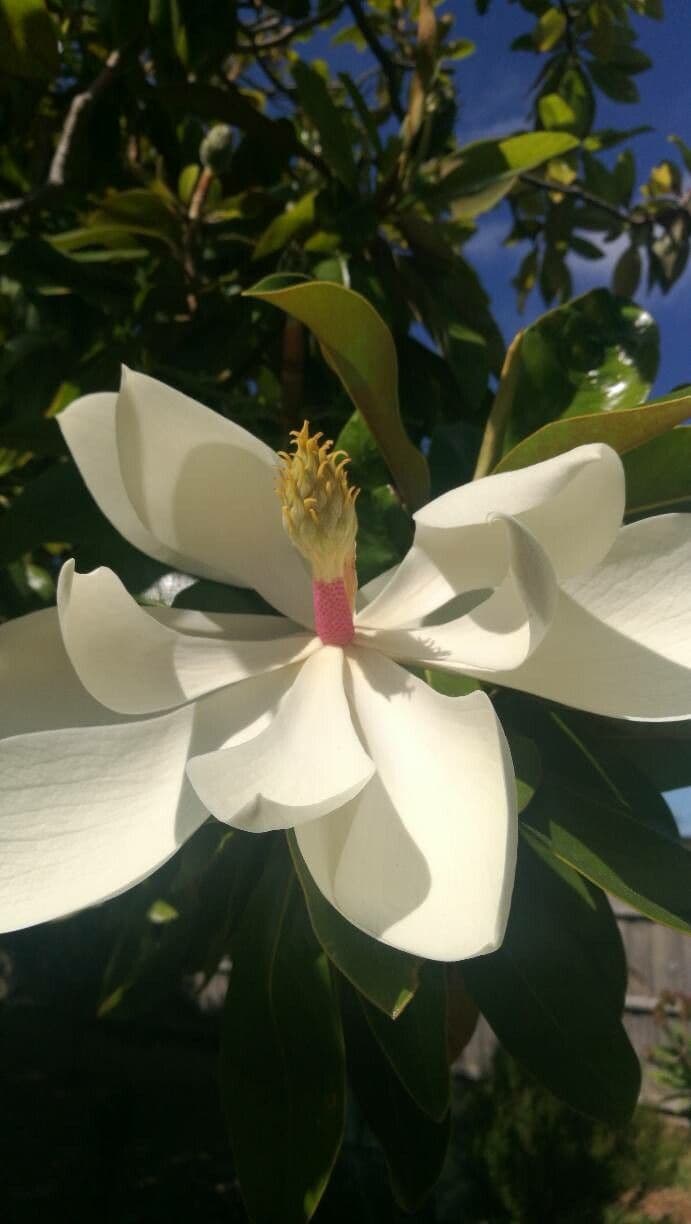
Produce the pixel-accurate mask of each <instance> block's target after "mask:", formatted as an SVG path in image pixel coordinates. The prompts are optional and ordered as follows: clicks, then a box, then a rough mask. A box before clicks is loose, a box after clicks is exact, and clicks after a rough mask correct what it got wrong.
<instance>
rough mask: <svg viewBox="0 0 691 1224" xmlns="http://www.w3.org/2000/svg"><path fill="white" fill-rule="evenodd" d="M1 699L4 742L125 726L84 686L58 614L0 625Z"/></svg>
mask: <svg viewBox="0 0 691 1224" xmlns="http://www.w3.org/2000/svg"><path fill="white" fill-rule="evenodd" d="M0 693H2V699H1V700H0V738H2V737H3V736H6V735H19V734H21V733H22V732H25V731H44V730H49V729H50V730H55V729H57V728H60V727H89V726H97V725H98V724H100V723H116V722H120V721H122V720H121V719H119V718H118V716H117V715H116V714H113V713H112V712H111V711H110V710H106V709H104V707H103V706H102V705H101V704H100V703H99V702H98V701H96V700H95V699H94V698H93V697H92V696H91V694H90V693H88V692H87V691H86V689H85V688H84V686H83V685H82V684H81V683H80V681H79V679H78V677H77V674H76V672H75V670H74V668H73V666H72V664H71V663H70V660H69V658H68V656H67V653H66V651H65V647H64V644H63V641H62V635H61V633H60V625H59V622H58V613H57V608H45V609H43V610H42V611H41V612H31V613H29V615H28V616H19V617H17V619H16V620H11V621H8V622H7V623H6V624H4V625H0Z"/></svg>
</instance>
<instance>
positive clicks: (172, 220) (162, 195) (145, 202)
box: [89, 187, 182, 250]
mask: <svg viewBox="0 0 691 1224" xmlns="http://www.w3.org/2000/svg"><path fill="white" fill-rule="evenodd" d="M89 223H90V227H93V230H94V239H93V241H94V242H98V240H99V233H98V231H99V230H100V231H101V237H102V239H103V241H104V242H105V244H106V245H109V243H110V242H113V241H115V242H117V241H118V239H119V238H121V237H122V235H121V234H120V231H121V230H123V231H124V232H125V233H129V234H135V235H141V236H142V237H148V238H157V239H159V240H160V241H161V242H165V243H166V245H167V246H169V247H171V248H172V249H173V250H175V249H176V248H177V247H178V246H179V244H180V243H181V241H182V228H181V224H180V218H179V217H178V216H177V214H176V212H175V208H174V206H173V200H172V197H169V196H168V194H167V192H165V191H154V190H149V189H148V188H144V187H133V188H131V189H129V190H128V191H114V192H112V193H111V194H109V195H107V196H106V198H105V199H104V200H101V202H100V204H99V206H98V208H97V209H95V211H94V212H93V213H91V216H90V218H89Z"/></svg>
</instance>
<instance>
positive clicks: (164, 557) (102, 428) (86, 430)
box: [57, 391, 239, 585]
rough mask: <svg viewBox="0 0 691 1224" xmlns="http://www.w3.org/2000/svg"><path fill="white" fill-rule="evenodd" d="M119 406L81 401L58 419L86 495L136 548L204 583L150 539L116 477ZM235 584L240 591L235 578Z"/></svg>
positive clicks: (184, 560)
mask: <svg viewBox="0 0 691 1224" xmlns="http://www.w3.org/2000/svg"><path fill="white" fill-rule="evenodd" d="M117 402H118V397H117V394H116V393H115V392H114V391H103V392H98V393H96V394H94V395H82V396H80V398H79V399H76V400H73V401H72V403H71V404H69V405H68V406H67V408H65V409H64V411H63V412H61V413H60V414H59V416H58V417H57V422H58V425H59V426H60V429H61V430H62V435H63V437H64V439H65V442H66V443H67V445H68V447H69V449H70V451H71V452H72V457H73V459H74V461H75V463H76V464H77V467H78V468H79V471H80V473H81V476H82V479H83V480H84V483H85V485H86V487H87V489H88V490H89V492H90V494H91V496H92V497H93V499H94V501H95V502H96V504H97V505H98V507H99V509H100V510H102V511H103V513H104V514H105V516H106V518H107V519H109V521H110V522H111V523H112V524H113V526H114V527H115V528H116V529H117V531H119V532H120V535H122V536H124V537H125V539H126V540H129V542H130V544H133V545H134V547H135V548H138V549H140V551H141V552H143V553H146V554H147V556H149V557H155V559H156V560H157V561H162V562H163V563H164V565H170V566H172V567H173V568H174V569H176V570H182V571H183V572H189V571H190V569H191V571H192V572H193V573H196V574H200V575H201V576H202V577H211V575H209V574H207V573H206V572H204V573H202V571H201V570H200V568H199V566H198V564H197V563H196V562H195V560H194V559H193V558H192V557H189V556H186V555H184V554H183V553H181V552H178V551H177V550H176V549H174V548H169V547H168V546H167V545H166V544H163V543H162V541H161V540H158V539H157V538H156V536H154V535H152V533H151V532H150V531H149V529H148V528H147V527H145V526H144V524H143V522H142V520H141V519H140V517H139V515H138V514H137V512H136V510H135V509H134V506H133V505H132V502H131V501H130V498H129V495H128V493H127V491H126V489H125V485H124V482H123V479H122V473H121V471H120V460H119V457H118V448H117V441H116V437H115V407H116V404H117ZM226 581H230V579H228V578H226ZM234 584H235V585H239V582H238V579H237V577H236V578H235V579H234Z"/></svg>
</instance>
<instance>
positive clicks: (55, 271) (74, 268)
mask: <svg viewBox="0 0 691 1224" xmlns="http://www.w3.org/2000/svg"><path fill="white" fill-rule="evenodd" d="M0 274H2V275H4V276H8V277H10V278H11V279H17V280H19V281H20V282H21V283H22V284H23V285H24V286H25V287H26V288H28V289H31V290H35V291H37V292H39V293H42V294H44V293H65V292H66V291H68V292H70V293H74V294H75V295H78V296H79V297H80V298H83V299H84V301H85V302H87V303H88V304H89V305H90V306H91V307H96V308H97V309H98V310H116V309H122V306H123V303H124V302H125V301H126V300H127V299H128V298H129V295H130V293H131V289H132V282H131V275H130V273H129V272H128V271H126V270H123V269H120V268H104V267H103V266H99V267H97V268H92V267H89V265H88V264H84V263H82V262H80V260H78V259H73V258H71V257H70V256H68V255H62V254H61V253H60V252H59V251H56V250H55V249H54V247H52V246H51V245H50V243H49V242H45V241H43V239H40V238H20V239H18V241H17V242H14V243H13V244H12V246H11V247H10V248H9V250H8V251H7V253H6V254H3V255H1V256H0Z"/></svg>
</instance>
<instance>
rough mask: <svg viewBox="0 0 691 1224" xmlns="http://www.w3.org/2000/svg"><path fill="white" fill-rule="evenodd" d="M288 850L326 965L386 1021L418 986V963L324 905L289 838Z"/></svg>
mask: <svg viewBox="0 0 691 1224" xmlns="http://www.w3.org/2000/svg"><path fill="white" fill-rule="evenodd" d="M287 837H288V846H289V848H290V853H291V856H292V859H293V866H294V867H295V870H296V872H297V876H298V879H299V881H300V884H301V886H302V890H303V893H304V895H305V901H306V903H307V910H308V913H309V916H310V920H311V922H312V927H313V928H314V933H315V935H316V937H317V939H318V940H319V942H320V944H321V946H322V947H323V949H324V951H325V952H326V953H327V954H328V956H329V959H330V960H331V961H333V963H334V965H336V967H337V968H338V969H340V971H341V973H342V974H343V976H344V977H346V978H347V979H348V981H349V982H352V984H353V986H355V987H356V988H357V990H358V991H359V993H360V994H361V995H363V996H364V997H365V998H366V999H368V1000H369V1002H370V1003H373V1004H374V1005H375V1007H378V1008H379V1009H380V1010H381V1011H382V1012H384V1013H385V1014H386V1015H387V1016H390V1017H391V1018H392V1019H394V1020H395V1019H396V1017H398V1016H400V1015H401V1013H402V1011H403V1009H404V1008H405V1007H407V1006H408V1004H409V1003H410V1000H411V999H412V998H413V995H414V994H415V992H416V990H417V988H418V986H419V982H420V962H419V961H418V960H416V959H415V958H414V957H412V956H409V955H408V954H407V953H406V952H399V951H398V949H397V948H391V947H389V946H388V944H384V943H381V942H380V941H379V940H378V939H371V938H370V936H369V935H365V934H364V932H363V931H360V930H358V928H357V927H354V926H353V925H352V923H350V922H348V921H347V920H346V919H345V918H343V917H342V916H341V915H340V914H339V912H338V910H335V909H334V907H333V906H332V905H331V904H330V903H329V902H328V901H327V900H326V898H325V897H324V896H323V895H322V893H321V892H320V891H319V889H318V888H317V885H316V884H315V882H314V880H313V879H312V876H311V875H310V873H309V871H308V869H307V866H306V864H305V861H304V859H303V857H302V855H301V854H300V851H299V849H298V844H297V841H296V838H295V834H294V833H293V832H289V833H288V835H287Z"/></svg>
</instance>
